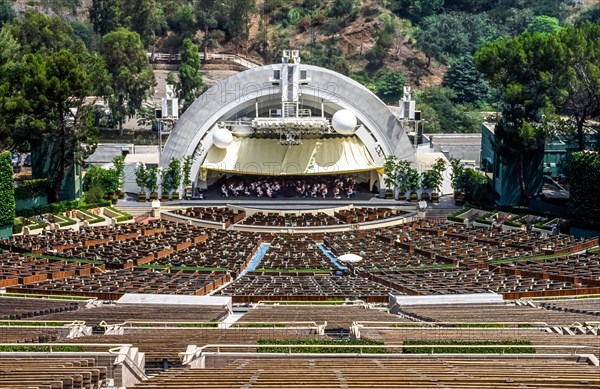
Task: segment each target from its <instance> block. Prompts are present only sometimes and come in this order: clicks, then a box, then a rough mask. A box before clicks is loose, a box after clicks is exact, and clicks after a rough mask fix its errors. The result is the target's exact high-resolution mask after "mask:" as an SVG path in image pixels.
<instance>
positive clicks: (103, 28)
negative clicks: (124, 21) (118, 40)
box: [89, 0, 123, 35]
mask: <svg viewBox="0 0 600 389" xmlns="http://www.w3.org/2000/svg"><path fill="white" fill-rule="evenodd" d="M122 13H123V11H122V9H121V1H119V0H92V5H91V6H90V9H89V14H90V22H91V23H92V26H93V28H94V32H96V33H97V34H100V35H106V34H108V33H109V32H111V31H114V30H116V29H117V28H119V27H121V16H122Z"/></svg>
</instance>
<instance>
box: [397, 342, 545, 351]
mask: <svg viewBox="0 0 600 389" xmlns="http://www.w3.org/2000/svg"><path fill="white" fill-rule="evenodd" d="M404 345H406V346H416V345H417V346H418V345H422V346H423V347H403V348H402V352H403V353H405V354H432V353H435V354H502V353H504V354H535V347H515V348H511V347H477V346H496V345H497V346H530V345H531V341H529V340H481V341H472V340H462V339H457V340H420V339H418V340H412V339H409V340H405V341H404ZM428 345H439V346H441V347H427V346H428ZM445 345H446V346H471V347H444V346H445Z"/></svg>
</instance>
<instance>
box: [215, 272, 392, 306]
mask: <svg viewBox="0 0 600 389" xmlns="http://www.w3.org/2000/svg"><path fill="white" fill-rule="evenodd" d="M219 293H220V294H222V295H231V296H232V297H233V302H234V303H238V302H239V303H245V302H259V301H264V300H277V301H279V300H298V301H311V300H319V301H325V300H327V299H331V298H333V299H340V300H344V299H359V298H360V299H365V300H366V301H368V302H387V301H388V299H389V294H390V293H394V294H400V292H399V291H398V290H394V289H392V288H389V287H386V286H383V285H381V284H379V283H377V282H373V281H369V280H367V279H365V278H358V277H357V278H354V277H338V276H314V275H313V276H292V275H268V274H267V273H265V274H258V273H257V274H255V273H250V274H247V275H245V276H243V277H241V278H239V279H237V280H236V281H234V282H233V283H231V284H230V285H228V286H227V287H225V288H224V289H222V290H221V291H220V292H219Z"/></svg>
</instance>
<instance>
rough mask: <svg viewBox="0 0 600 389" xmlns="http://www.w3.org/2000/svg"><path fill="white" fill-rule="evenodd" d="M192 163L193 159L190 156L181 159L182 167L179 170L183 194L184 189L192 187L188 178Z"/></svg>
mask: <svg viewBox="0 0 600 389" xmlns="http://www.w3.org/2000/svg"><path fill="white" fill-rule="evenodd" d="M193 163H194V157H193V156H191V155H186V156H185V157H183V166H182V168H181V184H182V185H183V191H184V192H185V190H186V188H187V187H189V186H191V185H192V180H191V177H190V173H191V171H192V164H193Z"/></svg>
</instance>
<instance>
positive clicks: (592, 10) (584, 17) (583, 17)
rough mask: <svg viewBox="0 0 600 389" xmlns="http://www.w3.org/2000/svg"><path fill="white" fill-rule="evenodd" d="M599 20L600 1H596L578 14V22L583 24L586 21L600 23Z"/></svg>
mask: <svg viewBox="0 0 600 389" xmlns="http://www.w3.org/2000/svg"><path fill="white" fill-rule="evenodd" d="M599 20H600V3H596V4H593V5H591V6H590V7H588V8H585V9H583V10H582V11H581V12H580V13H579V15H577V19H576V24H583V23H585V22H592V23H598V21H599Z"/></svg>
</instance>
